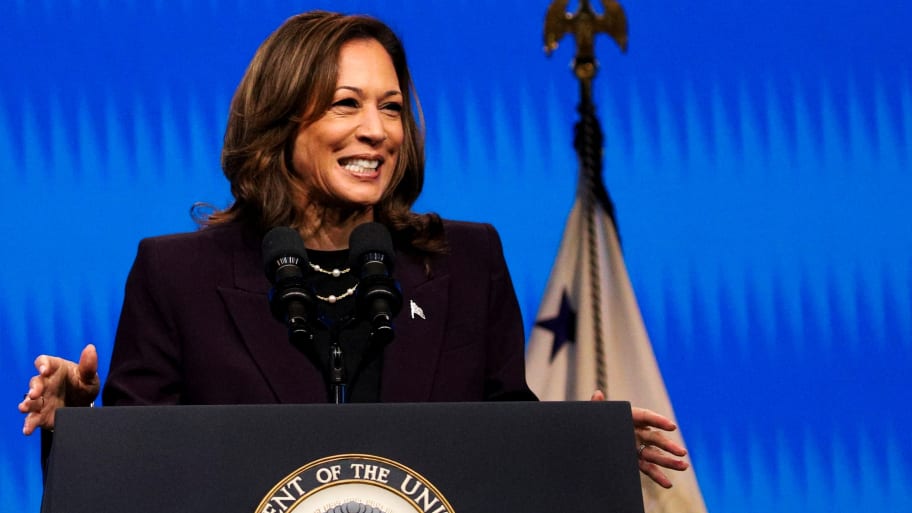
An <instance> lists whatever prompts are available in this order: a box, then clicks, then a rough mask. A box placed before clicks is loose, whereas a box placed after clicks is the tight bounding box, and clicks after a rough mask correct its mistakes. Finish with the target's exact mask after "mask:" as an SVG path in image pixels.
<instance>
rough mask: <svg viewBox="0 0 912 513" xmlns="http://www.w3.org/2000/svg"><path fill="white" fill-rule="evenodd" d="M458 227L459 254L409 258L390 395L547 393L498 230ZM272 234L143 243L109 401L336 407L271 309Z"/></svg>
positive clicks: (454, 397)
mask: <svg viewBox="0 0 912 513" xmlns="http://www.w3.org/2000/svg"><path fill="white" fill-rule="evenodd" d="M445 231H446V238H447V242H448V244H449V247H450V252H449V253H448V254H446V255H442V256H436V257H433V258H432V259H431V261H430V267H431V275H430V277H429V276H428V275H427V273H426V270H425V263H424V259H423V258H421V257H416V256H414V255H410V254H407V253H402V252H399V253H398V254H397V257H396V268H395V271H394V277H395V278H396V279H397V280H398V282H399V284H400V285H401V287H402V295H403V308H402V311H401V312H400V313H399V315H398V316H397V317H396V319H395V322H394V326H395V330H396V337H395V340H394V341H393V342H392V343H391V344H390V345H389V346H387V348H386V350H385V352H384V355H383V366H382V375H381V388H380V397H381V400H382V401H384V402H405V401H408V402H423V401H482V400H500V399H503V400H532V399H535V396H534V394H532V392H531V391H530V390H529V389H528V387H527V386H526V381H525V370H524V369H525V367H524V338H523V328H522V319H521V316H520V311H519V306H518V304H517V302H516V296H515V293H514V291H513V285H512V282H511V280H510V276H509V273H508V271H507V267H506V263H505V261H504V258H503V250H502V248H501V243H500V238H499V236H498V235H497V232H496V231H495V230H494V228H493V227H492V226H490V225H486V224H474V223H463V222H451V221H447V222H445ZM260 243H261V240H260V238H258V237H256V236H253V235H250V234H249V233H247V232H246V231H244V230H242V229H241V228H240V227H239V226H237V225H223V226H217V227H212V228H206V229H203V230H201V231H198V232H194V233H186V234H178V235H167V236H162V237H155V238H150V239H145V240H143V241H141V242H140V244H139V250H138V253H137V256H136V261H135V262H134V264H133V268H132V270H131V271H130V275H129V278H128V279H127V285H126V291H125V297H124V305H123V310H122V312H121V317H120V324H119V326H118V329H117V338H116V340H115V344H114V352H113V355H112V358H111V366H110V371H109V375H108V377H107V379H106V382H105V387H104V394H103V402H104V404H107V405H126V404H257V403H314V402H326V397H327V392H326V385H325V384H324V382H323V378H322V375H321V373H320V372H319V370H318V369H317V368H315V366H314V365H313V364H312V363H311V362H310V360H308V359H307V358H306V357H305V356H304V355H303V354H302V353H300V352H299V351H298V350H297V349H295V348H294V347H293V346H292V345H291V344H290V343H289V341H288V337H287V334H286V330H285V327H284V325H282V324H281V323H279V322H278V321H276V320H275V319H273V317H272V315H271V314H270V310H269V304H268V300H267V293H268V290H269V288H270V285H269V282H268V281H267V279H266V277H265V275H264V272H263V269H262V260H261V256H260ZM412 302H414V304H415V305H417V306H418V307H420V309H421V311H422V312H423V314H424V318H421V317H420V316H419V315H417V313H416V314H413V313H412V308H411V304H412Z"/></svg>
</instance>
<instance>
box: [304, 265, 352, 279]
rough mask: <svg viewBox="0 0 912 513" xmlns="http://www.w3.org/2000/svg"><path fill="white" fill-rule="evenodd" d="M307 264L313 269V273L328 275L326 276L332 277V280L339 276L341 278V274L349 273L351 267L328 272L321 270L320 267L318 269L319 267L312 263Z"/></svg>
mask: <svg viewBox="0 0 912 513" xmlns="http://www.w3.org/2000/svg"><path fill="white" fill-rule="evenodd" d="M308 263H309V264H310V268H311V269H313V270H314V271H317V272H318V273H323V274H328V275H330V276H332V277H333V278H338V277H339V276H342V275H343V274H345V273H347V272H349V271H351V267H346V268H345V269H341V270H340V269H338V268H337V269H333V270H332V271H330V270H327V269H323V268H322V267H320V266H319V265H317V264H315V263H313V262H308Z"/></svg>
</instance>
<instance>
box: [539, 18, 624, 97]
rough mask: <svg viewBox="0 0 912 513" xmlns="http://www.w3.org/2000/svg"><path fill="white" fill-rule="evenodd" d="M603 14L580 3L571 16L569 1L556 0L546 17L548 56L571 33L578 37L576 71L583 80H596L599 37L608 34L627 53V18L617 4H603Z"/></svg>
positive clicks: (574, 62)
mask: <svg viewBox="0 0 912 513" xmlns="http://www.w3.org/2000/svg"><path fill="white" fill-rule="evenodd" d="M599 1H600V2H601V4H602V14H596V13H595V12H594V11H593V10H592V6H591V5H589V0H580V3H579V8H578V9H577V11H576V13H574V14H571V13H569V12H567V4H568V3H569V0H554V2H552V3H551V5H550V6H549V7H548V11H547V12H546V13H545V53H546V54H547V55H551V52H553V51H554V50H555V49H556V48H557V45H558V41H560V40H561V38H563V37H564V36H565V35H567V34H568V33H572V34H573V35H574V36H575V37H576V57H575V58H574V60H573V69H574V71H575V72H576V75H577V77H579V78H580V79H592V77H594V76H595V66H596V61H595V35H596V34H597V33H599V32H602V33H605V34H608V35H609V36H611V38H612V39H614V42H615V43H617V45H618V46H619V47H620V48H621V51H622V52H626V51H627V16H626V15H625V14H624V8H623V7H621V4H619V3H618V2H617V0H599Z"/></svg>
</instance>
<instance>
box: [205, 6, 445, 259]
mask: <svg viewBox="0 0 912 513" xmlns="http://www.w3.org/2000/svg"><path fill="white" fill-rule="evenodd" d="M357 39H373V40H376V41H377V42H379V43H380V44H381V45H382V46H383V48H385V49H386V51H387V53H388V54H389V55H390V57H391V58H392V61H393V67H394V68H395V70H396V76H397V77H398V79H399V87H400V90H401V91H402V94H403V109H402V113H401V119H402V126H403V133H404V139H403V144H402V148H401V150H400V158H399V159H398V163H397V165H396V169H395V170H394V171H393V177H392V180H391V182H390V186H389V188H388V189H387V190H386V192H385V193H384V195H383V197H382V198H381V199H380V201H379V203H378V204H376V205H374V207H373V211H374V218H375V220H376V221H377V222H380V223H383V224H385V225H386V226H387V227H388V228H389V229H390V231H391V233H392V235H393V239H394V241H396V243H397V245H398V246H400V247H401V248H403V249H409V248H411V249H415V250H418V251H420V252H425V253H440V252H443V251H444V250H445V243H444V239H443V223H442V221H441V219H440V216H438V215H437V214H416V213H414V212H412V211H411V207H412V205H413V204H414V202H415V200H416V199H418V195H419V194H420V193H421V189H422V187H423V185H424V134H423V125H424V119H423V116H422V113H421V106H420V104H419V102H418V97H417V94H416V93H415V88H414V85H413V84H412V79H411V74H410V73H409V69H408V65H407V62H406V58H405V49H404V48H403V46H402V42H401V41H400V40H399V38H398V37H397V36H396V34H395V33H394V32H393V31H392V29H390V28H389V27H388V26H387V25H385V24H384V23H383V22H381V21H379V20H377V19H375V18H371V17H369V16H360V15H357V16H351V15H342V14H337V13H330V12H325V11H313V12H308V13H304V14H300V15H297V16H294V17H292V18H289V19H288V20H287V21H286V22H285V23H283V24H282V26H280V27H279V28H278V29H277V30H276V31H275V32H273V33H272V35H270V36H269V37H268V38H267V39H266V41H264V42H263V44H262V45H260V47H259V49H258V50H257V52H256V54H255V55H254V57H253V59H252V60H251V62H250V65H249V66H248V68H247V71H246V72H245V73H244V77H243V78H242V79H241V83H240V85H239V86H238V88H237V91H235V94H234V99H233V100H232V102H231V110H230V112H229V115H228V124H227V128H226V129H225V140H224V145H223V147H222V170H223V171H224V173H225V177H226V178H228V181H229V182H230V184H231V194H232V195H233V196H234V203H233V204H232V205H231V206H230V207H228V208H227V209H224V210H217V211H215V212H212V213H210V214H208V215H206V216H203V217H205V219H203V220H202V221H201V222H202V224H203V225H206V226H211V225H218V224H223V223H228V222H242V223H244V224H246V225H249V226H251V227H253V228H254V229H256V230H258V231H260V232H261V233H263V232H266V231H268V230H269V229H270V228H273V227H275V226H291V227H295V228H301V227H303V226H305V225H306V222H305V221H306V217H305V216H306V214H305V211H306V209H305V205H300V204H298V201H299V200H297V201H296V198H302V197H304V195H303V194H301V187H302V185H301V183H300V181H299V179H296V178H295V174H294V171H293V167H292V165H291V158H292V153H293V146H294V138H295V135H296V134H297V132H298V129H299V127H300V126H301V125H302V124H309V123H313V122H315V121H316V120H318V119H319V118H320V117H321V116H323V114H324V113H325V112H326V111H327V110H328V109H329V108H330V106H331V104H332V100H333V95H334V93H335V88H336V82H337V78H338V61H339V53H340V50H341V48H342V46H343V45H345V43H347V42H349V41H352V40H357ZM416 114H417V115H416ZM416 118H417V119H416Z"/></svg>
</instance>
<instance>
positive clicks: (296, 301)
mask: <svg viewBox="0 0 912 513" xmlns="http://www.w3.org/2000/svg"><path fill="white" fill-rule="evenodd" d="M308 266H309V264H308V260H307V250H306V249H304V241H303V240H301V236H300V235H298V232H297V231H295V230H294V229H292V228H289V227H287V226H279V227H276V228H273V229H272V230H269V233H267V234H266V236H265V237H263V267H264V268H265V271H266V277H267V278H269V282H270V283H272V285H273V287H272V290H270V291H269V306H270V308H271V310H272V315H273V316H274V317H275V318H276V319H278V320H279V322H282V323H284V324H285V325H286V326H288V338H289V339H290V340H291V342H292V343H293V344H295V345H299V346H303V348H305V349H306V348H308V347H309V342H312V341H313V332H312V331H311V329H310V324H309V321H310V319H313V318H315V317H316V311H317V302H316V299H315V298H314V295H313V292H311V290H310V287H309V286H308V284H307V282H306V280H305V279H304V276H305V274H304V270H305V269H307V268H308Z"/></svg>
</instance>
